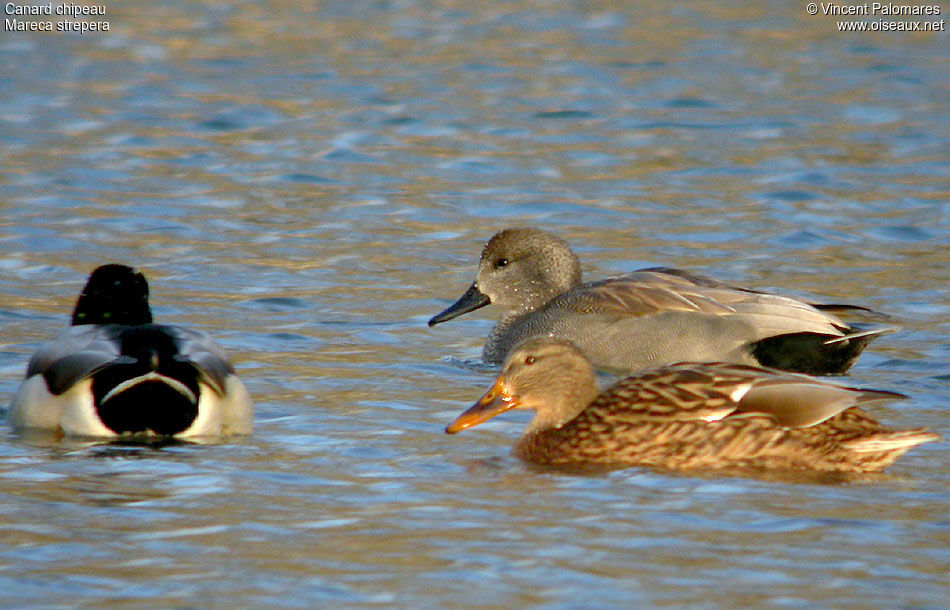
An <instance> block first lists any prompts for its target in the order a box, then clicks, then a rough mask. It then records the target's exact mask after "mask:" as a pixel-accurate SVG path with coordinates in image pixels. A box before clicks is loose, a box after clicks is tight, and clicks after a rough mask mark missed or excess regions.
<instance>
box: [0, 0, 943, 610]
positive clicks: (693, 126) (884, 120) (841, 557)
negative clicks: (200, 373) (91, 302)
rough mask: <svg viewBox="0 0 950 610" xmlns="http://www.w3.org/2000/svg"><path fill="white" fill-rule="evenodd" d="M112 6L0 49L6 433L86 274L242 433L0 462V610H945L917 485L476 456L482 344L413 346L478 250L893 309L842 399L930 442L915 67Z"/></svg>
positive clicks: (823, 29)
mask: <svg viewBox="0 0 950 610" xmlns="http://www.w3.org/2000/svg"><path fill="white" fill-rule="evenodd" d="M297 4H299V3H287V2H277V1H270V2H267V1H262V2H247V3H241V4H239V5H236V6H232V7H224V6H221V5H219V4H218V3H211V2H193V3H178V2H148V3H137V4H135V6H132V5H127V4H125V3H112V4H109V5H107V9H108V17H109V19H110V22H111V31H110V32H109V33H107V34H95V35H93V34H86V35H84V36H79V35H73V36H70V35H53V36H43V35H37V34H12V33H4V34H3V36H2V38H0V54H2V57H3V60H4V61H3V64H2V66H3V67H2V68H0V83H2V87H0V141H2V146H0V160H2V163H0V326H2V336H3V344H2V349H0V399H2V401H3V402H4V403H6V402H8V400H9V398H11V397H12V396H13V393H14V392H15V391H16V387H17V384H18V383H19V380H20V378H21V376H22V374H23V371H24V369H25V366H26V362H27V360H28V358H29V355H30V354H31V353H32V351H33V350H34V349H35V348H36V347H37V346H38V345H39V344H40V343H41V342H43V341H44V340H47V339H49V338H50V337H51V336H52V335H53V334H54V333H55V332H56V331H57V330H58V329H60V328H61V327H63V326H65V325H66V324H67V322H68V316H69V314H70V312H71V309H72V306H73V302H74V299H75V297H76V296H77V295H78V292H79V290H80V288H81V287H82V284H83V282H84V280H85V277H86V275H87V274H88V272H89V271H90V270H91V269H92V268H93V267H95V266H96V265H98V264H101V263H103V262H107V261H115V262H124V263H128V264H132V265H135V266H137V267H139V268H141V269H142V270H143V271H144V272H145V273H146V274H147V275H148V277H149V278H150V280H151V283H152V294H153V306H154V311H155V314H156V318H157V319H158V320H160V321H164V322H170V323H180V324H188V325H193V326H197V327H201V328H204V329H206V330H209V331H212V332H213V334H214V335H215V337H217V338H218V339H219V340H220V342H221V343H222V344H223V345H224V346H225V347H226V348H227V349H229V350H230V352H231V353H232V354H233V355H234V357H235V362H236V365H237V368H238V370H239V372H240V374H241V375H242V376H243V378H244V379H245V380H246V383H247V385H248V387H249V388H250V390H251V392H252V393H253V395H254V397H255V399H256V429H255V432H254V434H253V435H251V436H249V437H247V438H239V439H232V440H228V441H225V442H222V443H219V444H213V445H209V446H196V445H171V446H167V447H163V448H148V447H116V446H97V445H91V446H90V445H84V444H79V443H73V442H67V441H51V440H50V439H42V438H40V439H35V438H19V437H16V436H14V435H13V434H12V433H9V431H8V430H6V429H4V430H5V433H4V435H3V436H2V438H0V479H2V485H0V512H2V519H0V520H2V523H3V525H2V526H0V528H2V537H0V541H2V542H0V590H3V591H4V599H5V602H6V603H8V604H10V605H13V606H36V605H44V606H70V605H101V604H103V603H112V604H129V605H142V604H145V605H153V604H159V603H160V604H163V605H168V606H218V605H221V606H224V605H227V606H235V605H236V606H278V607H279V606H287V607H312V606H319V605H325V604H329V603H335V604H340V605H361V606H363V605H365V606H372V605H380V606H384V605H398V606H408V607H419V606H443V607H453V606H466V605H474V604H484V605H489V606H506V607H513V606H514V607H516V606H525V605H531V606H542V607H602V606H626V607H633V606H640V607H650V606H654V607H655V606H666V605H685V604H689V605H692V606H694V607H735V606H737V605H747V606H766V607H773V606H775V607H777V606H781V607H808V608H813V607H855V606H857V607H893V606H903V607H933V608H936V607H941V606H944V605H945V604H946V599H947V598H948V596H950V578H948V576H947V574H948V569H950V553H948V550H947V549H948V543H950V531H948V530H950V522H948V520H947V508H948V500H950V475H948V472H950V469H948V465H950V461H948V458H947V448H948V444H947V442H946V441H943V442H939V443H933V444H930V445H927V446H924V447H921V448H919V449H917V450H915V451H913V452H911V453H910V454H908V455H907V456H905V458H903V459H902V460H901V461H899V462H898V463H897V464H896V465H895V466H894V467H893V468H892V469H891V471H890V474H889V475H888V476H885V477H876V478H873V479H871V480H868V481H863V482H856V483H850V484H838V485H822V484H816V483H811V482H800V483H795V482H788V481H762V480H754V479H747V478H741V477H713V476H682V475H671V474H667V473H657V472H651V471H648V470H642V469H630V470H624V471H618V472H614V473H610V474H606V475H598V476H571V475H566V474H560V473H552V472H545V471H539V470H536V469H532V468H530V467H528V466H525V465H523V464H521V463H519V462H518V461H517V460H515V459H513V458H511V457H510V456H509V455H508V452H509V449H510V447H511V445H512V444H513V443H514V441H515V439H516V438H517V436H518V434H519V433H520V429H521V426H522V425H523V423H524V422H525V418H524V417H522V416H519V415H517V414H512V415H510V416H506V417H503V418H499V419H498V420H497V421H493V422H491V423H489V424H486V425H484V426H480V427H479V428H477V429H475V430H472V431H469V432H466V433H465V434H461V435H458V436H452V437H450V436H447V435H445V434H444V433H443V427H444V426H445V424H446V423H448V422H450V421H451V420H452V419H453V418H454V417H455V415H457V414H458V413H459V412H460V411H461V410H462V409H464V408H465V407H467V406H468V404H470V403H471V402H472V401H474V400H475V399H476V398H477V397H478V396H479V395H480V393H481V392H482V391H483V390H484V389H485V388H486V387H487V385H488V383H489V382H490V378H491V373H492V370H491V368H490V367H486V366H484V365H481V364H479V363H478V358H479V355H480V351H481V346H482V342H483V339H484V337H485V336H486V334H487V332H488V330H489V329H490V328H491V324H492V321H493V315H494V314H493V313H492V312H491V309H490V308H489V309H487V310H483V311H482V312H478V313H474V314H470V315H467V316H464V317H462V318H459V319H457V320H454V321H452V322H450V323H447V324H444V325H440V326H438V327H436V328H434V329H429V328H427V327H426V324H425V322H426V321H427V320H428V318H429V317H431V316H432V315H433V314H435V313H437V312H438V311H441V310H442V309H443V308H444V307H445V306H446V305H448V304H449V303H450V302H451V301H453V300H454V299H455V298H456V297H457V296H459V295H460V294H461V293H462V291H463V290H464V289H465V288H466V287H467V286H468V285H469V284H470V283H471V281H472V279H473V277H474V271H475V261H476V259H477V256H478V253H479V251H480V249H481V245H482V243H483V242H484V241H485V240H486V239H487V238H488V237H489V236H490V235H491V234H492V233H493V232H495V231H496V230H498V229H500V228H503V227H505V226H510V225H535V226H541V227H545V228H548V229H550V230H553V231H555V232H557V233H558V234H560V235H562V236H563V237H564V238H565V239H567V240H568V241H569V242H570V243H571V244H572V245H573V246H574V247H575V248H576V250H577V252H578V253H579V255H580V256H581V258H582V260H583V261H584V270H585V273H586V274H587V277H589V278H594V277H599V276H603V275H607V274H611V273H618V272H622V271H628V270H631V269H634V268H637V267H642V266H647V265H658V264H662V265H670V266H682V267H687V268H690V269H693V270H695V271H699V272H703V273H707V274H710V275H714V276H716V277H719V278H722V279H725V280H729V281H733V282H737V283H741V284H744V285H749V286H754V287H758V288H766V289H774V290H778V291H780V292H782V293H785V294H790V295H796V296H801V297H807V298H815V299H824V300H827V301H832V302H842V301H844V302H855V303H859V304H863V305H866V306H869V307H872V308H874V309H876V310H880V311H884V312H887V313H889V314H891V315H893V316H894V317H895V319H897V320H898V321H899V322H900V323H901V324H902V326H903V330H902V331H901V332H900V333H899V334H896V335H891V336H887V337H884V338H882V339H880V340H878V341H876V342H875V343H874V344H873V345H872V347H871V348H870V349H869V350H868V352H867V353H866V354H865V355H864V356H863V357H862V358H861V360H860V361H859V362H858V364H857V366H855V368H854V369H853V370H852V373H851V375H850V381H851V382H853V383H856V384H861V385H866V386H869V387H878V388H882V389H888V390H894V391H899V392H903V393H906V394H908V395H910V396H911V399H910V400H907V401H903V402H900V403H894V404H889V405H882V406H880V407H877V408H875V409H874V414H875V415H876V416H878V417H880V418H881V419H882V420H884V421H886V422H888V423H891V424H893V425H895V426H898V427H918V426H927V427H930V428H932V429H935V430H937V431H939V432H941V433H942V434H943V435H944V437H950V418H948V416H947V414H946V413H947V411H946V409H947V407H948V403H950V400H948V399H950V387H948V383H950V375H948V371H947V362H948V359H950V324H948V321H947V320H948V314H950V290H948V286H950V283H948V264H950V255H948V246H950V238H948V237H950V231H948V229H950V204H948V203H947V201H948V197H950V180H948V176H950V163H948V158H947V151H948V150H950V128H948V125H950V120H948V118H950V117H948V106H947V99H948V97H950V95H948V94H950V91H948V85H947V83H948V79H947V61H948V55H947V48H948V47H947V37H946V36H947V35H946V33H936V34H930V35H921V34H908V33H896V32H892V33H887V34H878V35H857V34H848V35H841V34H837V33H836V32H835V31H834V23H833V21H831V20H829V19H826V18H821V17H809V16H808V15H807V14H806V13H805V12H804V10H803V8H802V7H800V6H798V5H795V4H794V3H792V4H789V3H785V2H766V3H764V4H762V5H761V6H758V7H755V8H749V7H741V8H739V7H734V8H730V7H720V6H717V5H715V4H713V3H704V2H685V3H678V4H676V5H669V6H667V5H665V4H657V5H656V6H645V7H636V8H633V7H627V6H625V5H624V4H623V3H610V2H588V3H584V4H583V6H582V8H565V7H562V6H561V3H550V2H537V1H524V2H514V3H494V2H475V3H471V2H467V3H437V4H426V3H416V2H373V3H370V2H355V3H352V2H350V3H342V2H328V3H321V4H319V5H315V6H314V7H313V8H303V7H300V6H297Z"/></svg>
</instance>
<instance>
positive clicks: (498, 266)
mask: <svg viewBox="0 0 950 610" xmlns="http://www.w3.org/2000/svg"><path fill="white" fill-rule="evenodd" d="M507 265H508V259H507V258H499V259H498V260H497V261H495V269H501V268H502V267H506V266H507Z"/></svg>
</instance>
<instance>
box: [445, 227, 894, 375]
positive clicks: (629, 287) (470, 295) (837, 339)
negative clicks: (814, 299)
mask: <svg viewBox="0 0 950 610" xmlns="http://www.w3.org/2000/svg"><path fill="white" fill-rule="evenodd" d="M489 304H497V305H500V306H501V307H502V308H503V309H504V310H505V313H504V314H503V316H502V318H501V320H500V321H499V322H498V323H497V324H496V326H495V327H494V329H493V330H492V331H491V334H490V335H489V337H488V341H487V342H486V343H485V348H484V351H483V358H484V360H485V361H486V362H489V363H500V362H503V361H504V359H505V357H506V356H507V355H508V353H509V352H510V351H511V350H512V348H513V347H514V346H515V345H517V344H518V343H519V342H520V341H522V340H524V339H526V338H529V337H536V336H549V337H555V338H559V339H565V340H569V341H571V342H573V343H574V344H575V345H577V346H579V347H580V349H581V350H582V351H583V353H584V354H585V355H586V356H587V358H589V359H590V360H591V362H592V363H593V364H594V366H595V367H597V368H599V369H609V370H614V371H622V370H627V371H632V370H639V369H642V368H646V367H650V366H659V365H663V364H669V363H673V362H682V361H692V362H730V363H736V364H747V365H754V366H767V367H773V368H777V369H781V370H786V371H794V372H799V373H807V374H812V375H837V374H841V373H843V372H845V371H846V370H848V368H849V367H850V366H851V365H852V364H853V363H854V362H855V360H857V358H858V356H859V355H860V354H861V351H862V350H863V349H864V347H865V346H866V345H867V344H868V343H869V342H870V341H871V340H873V339H874V338H876V337H878V336H879V335H881V334H885V333H889V332H894V331H895V330H896V328H895V327H892V326H888V327H877V328H870V329H866V328H857V327H852V326H849V325H848V324H846V323H845V322H843V321H842V320H841V319H839V318H838V317H837V316H835V315H833V314H832V313H831V312H832V311H836V312H841V311H847V310H861V311H869V310H867V309H865V308H863V307H858V306H853V305H823V304H810V303H805V302H803V301H798V300H795V299H791V298H788V297H783V296H779V295H775V294H769V293H765V292H759V291H756V290H750V289H747V288H739V287H736V286H731V285H729V284H726V283H723V282H720V281H717V280H714V279H711V278H707V277H703V276H700V275H695V274H692V273H689V272H686V271H682V270H680V269H670V268H661V267H657V268H650V269H642V270H639V271H635V272H633V273H629V274H626V275H620V276H617V277H610V278H607V279H603V280H598V281H594V282H587V283H582V282H581V268H580V262H579V260H578V258H577V256H576V255H575V254H574V252H573V251H571V249H570V247H569V246H568V245H567V243H565V242H564V241H563V240H562V239H560V238H558V237H556V236H555V235H552V234H551V233H548V232H546V231H542V230H540V229H535V228H512V229H505V230H504V231H500V232H499V233H496V234H495V235H494V236H493V237H492V238H491V239H490V240H489V241H488V243H487V244H486V245H485V248H484V250H482V255H481V260H480V261H479V264H478V275H477V278H476V280H475V282H474V283H473V284H472V285H471V287H470V288H469V289H468V290H467V291H466V292H465V294H464V295H462V297H461V298H460V299H459V300H458V301H457V302H456V303H454V304H453V305H451V306H450V307H449V308H448V309H446V310H445V311H443V312H442V313H440V314H438V315H436V316H435V317H433V318H432V319H431V320H429V326H434V325H435V324H438V323H440V322H445V321H446V320H451V319H452V318H455V317H457V316H460V315H462V314H464V313H467V312H470V311H474V310H476V309H479V308H480V307H484V306H486V305H489Z"/></svg>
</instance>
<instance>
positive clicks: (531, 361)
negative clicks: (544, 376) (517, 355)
mask: <svg viewBox="0 0 950 610" xmlns="http://www.w3.org/2000/svg"><path fill="white" fill-rule="evenodd" d="M534 362H535V357H534V356H528V357H527V358H525V359H524V363H525V364H534Z"/></svg>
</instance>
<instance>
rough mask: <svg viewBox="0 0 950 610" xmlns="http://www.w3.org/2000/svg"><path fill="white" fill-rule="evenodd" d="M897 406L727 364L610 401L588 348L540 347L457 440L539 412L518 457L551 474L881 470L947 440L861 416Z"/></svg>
mask: <svg viewBox="0 0 950 610" xmlns="http://www.w3.org/2000/svg"><path fill="white" fill-rule="evenodd" d="M894 398H904V396H903V395H901V394H895V393H893V392H883V391H879V390H863V389H856V388H849V387H844V386H839V385H834V384H830V383H825V382H821V381H818V380H816V379H813V378H810V377H806V376H804V375H799V374H794V373H785V372H782V371H776V370H774V369H763V368H759V367H752V366H747V365H737V364H724V363H681V364H674V365H668V366H664V367H659V368H654V369H648V370H644V371H641V372H639V373H636V374H634V375H633V376H631V377H628V378H626V379H623V380H622V381H619V382H617V383H616V384H614V385H613V386H611V387H610V388H608V389H607V390H604V391H603V392H600V391H599V390H598V387H597V380H596V378H595V373H594V369H593V367H592V365H591V363H590V361H589V360H588V359H587V358H586V357H584V355H583V354H582V353H581V351H580V350H579V349H578V348H577V347H576V346H574V345H572V344H570V343H567V342H564V341H559V340H556V339H550V338H534V339H529V340H527V341H525V342H524V343H522V344H520V345H519V346H518V347H516V348H515V349H514V350H513V351H512V353H511V355H510V356H509V357H508V359H507V360H506V361H505V364H504V367H503V369H502V372H501V375H500V376H499V377H498V379H497V381H495V383H494V385H492V386H491V388H490V389H489V390H488V392H486V393H485V395H484V396H482V398H481V399H480V400H479V401H478V402H477V403H476V404H475V405H473V406H472V407H471V408H470V409H469V410H467V411H466V412H465V413H463V414H462V415H460V416H459V417H458V419H456V420H455V421H454V422H453V423H452V424H450V425H449V426H448V427H447V428H446V432H448V433H449V434H454V433H456V432H460V431H462V430H465V429H467V428H470V427H472V426H475V425H478V424H480V423H482V422H484V421H486V420H487V419H489V418H491V417H494V416H495V415H498V414H499V413H504V412H505V411H508V410H509V409H531V410H534V411H535V415H534V419H532V420H531V423H529V424H528V427H527V429H526V430H525V432H524V434H523V435H522V437H521V439H520V440H519V441H518V443H517V445H516V447H515V454H516V455H517V456H519V457H520V458H522V459H524V460H525V461H528V462H532V463H535V464H540V465H547V466H568V467H584V466H599V467H607V468H619V467H627V466H637V465H643V466H652V467H659V468H665V469H755V470H766V471H774V470H784V471H811V472H826V473H828V472H837V473H855V472H870V471H876V470H880V469H882V468H884V467H886V466H888V465H889V464H891V463H892V462H893V461H894V460H895V459H897V457H898V456H900V455H901V454H902V453H904V452H905V451H907V450H908V449H910V448H911V447H913V446H915V445H919V444H920V443H925V442H928V441H933V440H937V439H938V438H939V437H938V436H937V435H936V434H934V433H931V432H928V431H926V430H923V429H918V430H889V429H887V428H885V427H884V426H883V425H881V424H879V423H878V422H877V421H875V420H874V419H873V418H871V417H870V416H869V415H867V414H866V413H865V412H864V411H862V410H861V409H860V408H858V407H859V406H861V405H865V404H868V403H871V402H875V401H879V400H890V399H894Z"/></svg>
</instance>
